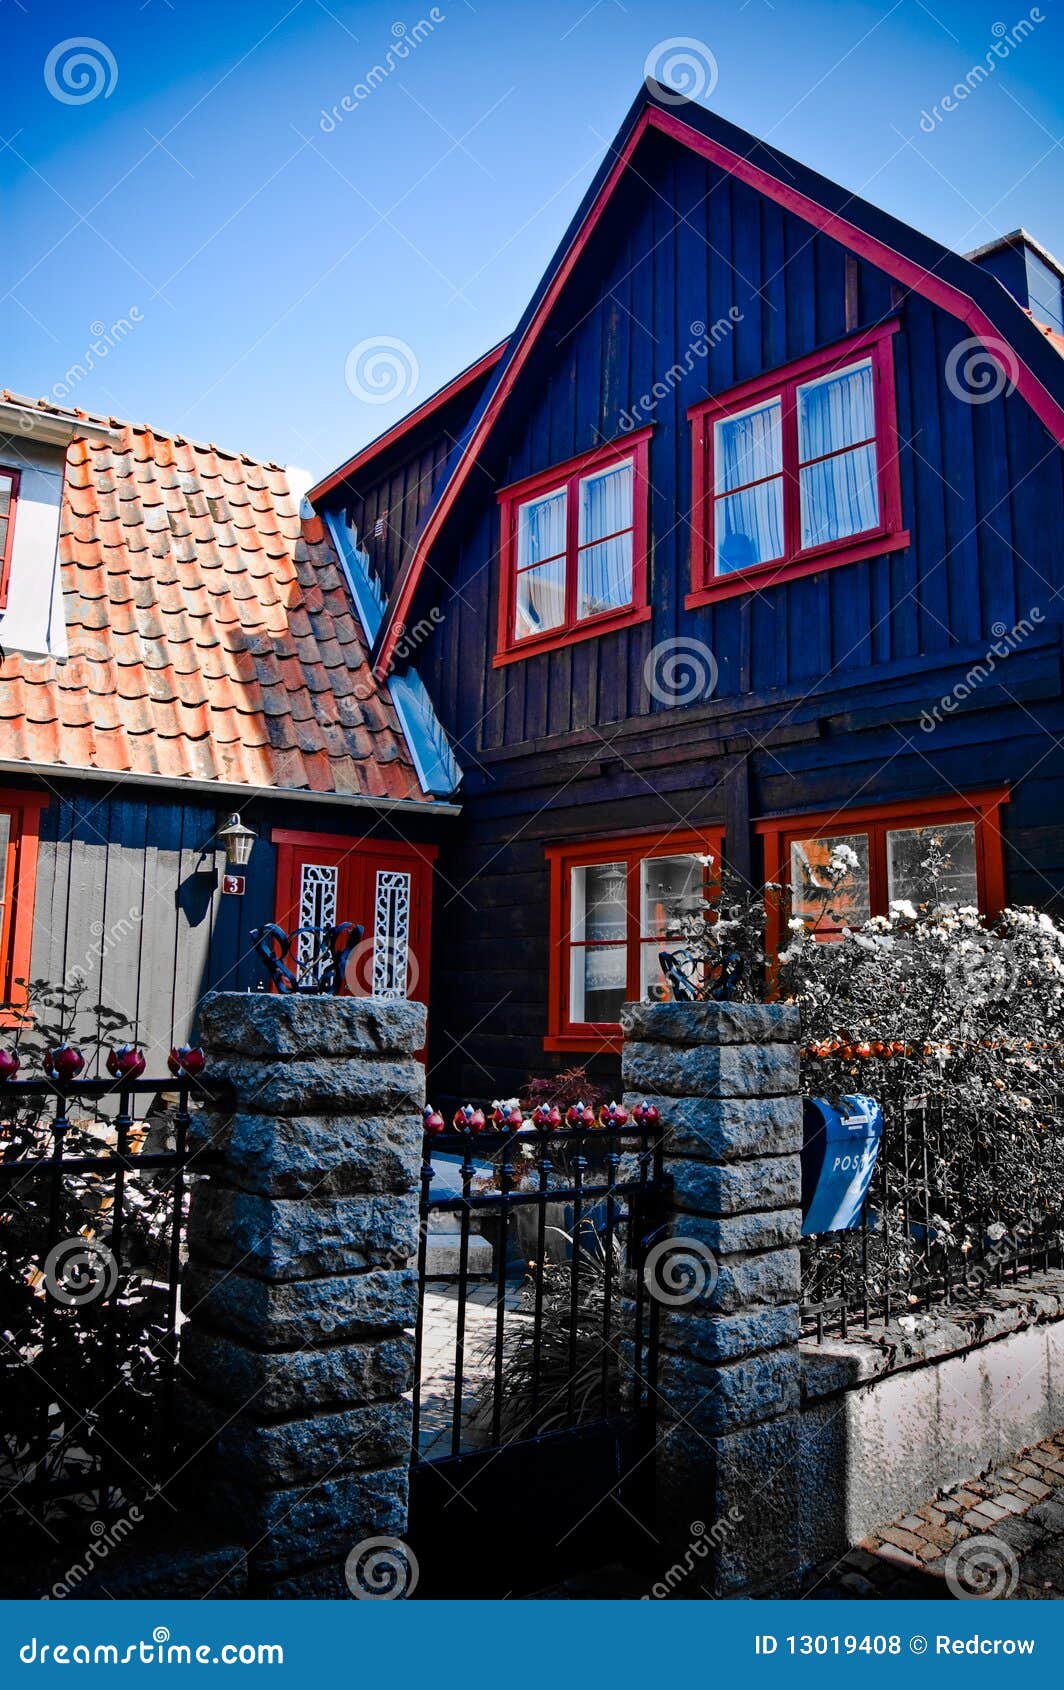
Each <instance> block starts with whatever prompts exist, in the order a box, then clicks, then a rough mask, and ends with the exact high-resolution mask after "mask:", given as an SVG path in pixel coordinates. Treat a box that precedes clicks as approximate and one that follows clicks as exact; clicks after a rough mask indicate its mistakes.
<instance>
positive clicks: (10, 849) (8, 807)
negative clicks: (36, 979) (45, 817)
mask: <svg viewBox="0 0 1064 1690" xmlns="http://www.w3.org/2000/svg"><path fill="white" fill-rule="evenodd" d="M47 802H48V799H47V797H46V795H45V794H44V793H38V792H16V791H4V790H3V789H0V1026H3V1025H4V1024H5V1023H6V1022H10V1021H11V1020H12V1019H13V1017H14V1014H15V1012H16V1011H17V1010H18V1009H20V1008H21V1007H22V1005H23V1004H24V1003H25V1001H26V992H25V988H24V987H22V986H19V985H18V984H17V982H18V981H19V980H26V979H28V978H29V972H30V951H31V947H32V941H33V898H34V892H35V890H36V883H37V848H38V845H39V842H40V831H41V811H42V810H43V809H44V807H45V805H46V804H47ZM4 1005H8V1006H10V1007H9V1008H7V1009H5V1008H4V1007H3V1006H4Z"/></svg>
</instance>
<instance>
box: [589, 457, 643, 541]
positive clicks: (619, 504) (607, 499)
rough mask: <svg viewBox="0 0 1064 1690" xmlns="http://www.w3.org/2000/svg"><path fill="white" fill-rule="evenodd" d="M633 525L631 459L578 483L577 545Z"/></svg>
mask: <svg viewBox="0 0 1064 1690" xmlns="http://www.w3.org/2000/svg"><path fill="white" fill-rule="evenodd" d="M631 526H632V460H631V458H628V459H626V460H625V462H624V463H622V464H611V465H610V467H609V468H608V469H603V470H599V472H598V473H597V474H596V475H586V476H585V477H584V479H583V480H582V481H581V483H580V544H581V545H582V546H584V545H587V544H588V543H589V542H590V541H592V540H601V539H603V538H604V537H605V535H607V534H618V533H619V532H620V531H621V529H622V528H631Z"/></svg>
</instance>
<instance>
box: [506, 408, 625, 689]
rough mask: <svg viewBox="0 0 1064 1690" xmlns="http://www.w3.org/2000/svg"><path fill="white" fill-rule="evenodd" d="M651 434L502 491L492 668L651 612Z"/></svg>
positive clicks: (605, 448)
mask: <svg viewBox="0 0 1064 1690" xmlns="http://www.w3.org/2000/svg"><path fill="white" fill-rule="evenodd" d="M649 438H650V430H649V429H642V430H641V431H640V432H639V433H638V434H632V435H629V436H628V437H627V438H626V439H624V440H616V441H613V442H612V443H611V444H610V445H608V446H603V447H600V448H597V449H596V450H595V451H593V452H586V453H584V454H583V456H581V457H579V458H571V459H570V460H569V462H568V463H564V464H559V465H558V466H557V467H556V468H555V469H552V470H547V471H545V472H544V473H542V474H539V475H535V476H529V477H528V478H527V479H526V480H524V481H520V482H517V483H516V484H515V485H514V486H512V487H507V488H506V489H505V490H504V491H503V492H502V493H500V495H499V504H500V508H501V521H502V533H501V543H500V557H501V560H502V574H501V586H500V593H499V643H498V652H497V653H496V657H495V662H496V663H497V664H498V663H510V662H513V661H514V660H515V659H519V658H522V657H526V656H529V655H531V654H532V653H534V652H537V651H549V650H553V649H555V648H556V647H558V646H560V645H566V644H568V643H569V642H570V641H572V640H580V639H586V638H590V637H591V636H593V635H595V634H601V633H605V632H606V631H608V630H609V629H612V628H619V627H626V626H628V625H629V624H630V623H633V622H640V621H645V620H646V618H647V617H648V616H649V615H650V611H649V608H648V606H647V592H646V553H647V447H648V442H649Z"/></svg>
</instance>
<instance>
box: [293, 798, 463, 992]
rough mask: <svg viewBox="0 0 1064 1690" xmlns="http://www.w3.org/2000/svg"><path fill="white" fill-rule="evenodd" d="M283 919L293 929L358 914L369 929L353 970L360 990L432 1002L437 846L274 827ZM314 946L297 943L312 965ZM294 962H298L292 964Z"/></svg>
mask: <svg viewBox="0 0 1064 1690" xmlns="http://www.w3.org/2000/svg"><path fill="white" fill-rule="evenodd" d="M273 842H274V844H275V845H276V846H277V899H276V920H277V922H278V924H279V925H280V926H281V927H283V928H284V930H285V932H286V933H291V932H293V931H294V930H295V929H296V928H298V927H321V926H324V925H334V924H336V923H338V922H341V921H354V922H357V923H359V925H360V926H361V927H362V928H363V929H364V933H363V936H362V941H361V943H360V944H359V946H358V948H357V949H356V951H355V952H354V954H353V956H352V958H351V960H350V962H349V964H348V969H347V989H348V991H349V992H351V993H352V995H353V996H355V997H380V998H386V999H387V998H413V999H414V1000H415V1001H416V1002H418V1003H424V1004H427V1003H428V1001H429V961H430V956H429V951H430V945H431V936H432V864H433V861H434V859H435V856H436V849H435V846H432V845H407V844H405V843H402V842H400V841H395V842H392V841H388V840H379V839H345V838H343V837H342V836H340V835H337V834H329V833H321V834H314V833H294V832H289V831H288V830H287V829H275V830H274V834H273ZM309 953H310V946H309V945H308V944H306V943H304V944H303V945H301V946H298V945H297V948H296V955H295V961H296V963H297V964H300V965H301V966H302V967H304V968H305V967H306V966H307V965H308V961H309ZM289 966H291V963H290V964H289Z"/></svg>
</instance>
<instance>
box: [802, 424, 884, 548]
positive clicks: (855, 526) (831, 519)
mask: <svg viewBox="0 0 1064 1690" xmlns="http://www.w3.org/2000/svg"><path fill="white" fill-rule="evenodd" d="M799 481H800V484H801V490H802V548H803V550H804V549H805V548H806V547H807V546H825V545H827V544H828V542H829V541H831V540H844V539H845V538H846V535H847V534H863V533H864V531H865V529H867V528H875V527H876V525H877V524H878V522H879V485H878V481H877V477H876V449H875V447H874V446H858V447H857V449H856V451H853V452H840V453H839V455H838V457H836V458H824V459H823V460H822V461H821V462H820V463H818V464H810V465H809V467H808V468H807V469H803V470H801V471H800V472H799Z"/></svg>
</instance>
